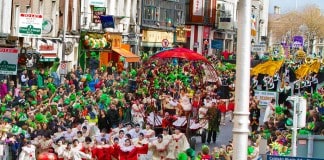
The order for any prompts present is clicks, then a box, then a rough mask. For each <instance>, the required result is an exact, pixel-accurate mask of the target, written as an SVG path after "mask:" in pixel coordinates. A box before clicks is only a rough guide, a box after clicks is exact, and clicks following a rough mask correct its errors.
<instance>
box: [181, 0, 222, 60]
mask: <svg viewBox="0 0 324 160" xmlns="http://www.w3.org/2000/svg"><path fill="white" fill-rule="evenodd" d="M216 6H217V1H216V0H186V9H187V12H186V29H187V30H189V32H188V33H187V37H186V39H187V43H186V45H185V46H186V47H187V48H190V49H191V50H195V51H197V52H198V53H201V54H204V55H207V54H208V52H210V51H211V50H210V48H211V45H210V44H211V40H212V39H214V35H213V33H214V32H213V31H212V30H213V29H214V26H215V22H216Z"/></svg>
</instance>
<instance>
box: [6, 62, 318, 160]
mask: <svg viewBox="0 0 324 160" xmlns="http://www.w3.org/2000/svg"><path fill="white" fill-rule="evenodd" d="M210 60H211V62H212V63H213V65H214V67H215V68H217V69H218V73H217V74H218V76H219V78H218V79H217V80H216V81H208V78H206V67H205V66H204V65H205V64H203V63H199V62H190V61H186V60H181V59H173V60H166V61H151V62H150V63H146V64H142V65H141V68H137V69H128V70H126V69H125V68H123V66H124V65H116V67H114V65H110V66H108V67H106V68H104V67H102V68H95V69H94V68H90V69H84V70H83V69H82V68H81V67H75V68H73V69H72V71H71V72H69V73H68V74H67V75H66V76H65V77H64V80H62V83H58V81H57V77H56V76H55V74H53V72H55V69H53V68H51V70H49V71H47V70H44V69H40V70H39V71H35V70H24V71H23V72H22V74H21V75H20V76H19V84H17V83H15V82H14V81H9V82H7V80H2V81H1V83H0V85H1V86H0V87H1V89H0V97H1V110H0V112H1V120H0V126H1V127H0V128H1V131H0V137H1V139H0V143H1V144H3V145H1V146H4V148H3V149H2V150H0V152H1V153H0V156H2V158H4V159H8V158H9V157H11V159H24V160H25V159H26V160H29V159H36V158H37V155H39V154H40V153H42V152H51V153H55V154H56V155H57V156H58V158H59V159H64V160H70V159H73V160H78V159H97V160H101V159H120V160H122V159H194V158H198V159H199V158H200V159H226V160H227V159H231V157H232V153H233V152H232V148H233V145H232V143H231V142H230V143H229V144H222V146H221V147H215V148H213V149H209V147H208V146H207V145H208V144H210V143H214V144H215V143H216V139H217V135H219V132H220V126H221V125H225V124H226V123H225V115H226V114H227V113H229V114H230V122H231V121H232V119H233V111H234V109H235V103H234V99H235V94H234V91H235V67H234V68H233V66H227V67H226V66H225V65H224V64H222V62H221V61H217V60H216V59H215V58H211V59H210ZM119 63H122V61H120V62H119ZM224 66H225V68H226V69H224ZM221 68H222V69H221ZM276 76H277V78H275V77H268V76H266V77H265V79H264V80H265V81H266V82H264V84H266V87H265V88H263V89H265V90H274V91H277V90H278V91H279V92H280V93H283V94H282V95H281V96H279V104H283V105H282V106H281V107H278V106H276V105H275V104H274V103H273V102H272V103H269V105H268V106H267V108H268V107H269V108H270V109H271V111H272V112H270V113H269V114H267V115H266V117H265V120H264V121H263V122H262V123H260V120H259V119H260V115H261V112H262V111H261V110H260V106H259V102H258V99H257V97H255V96H254V93H253V91H254V89H257V87H258V86H260V84H259V83H258V82H257V81H258V80H257V79H258V78H257V77H254V78H252V81H251V95H250V97H251V98H250V126H251V136H249V140H250V141H249V142H250V143H249V148H248V155H249V159H257V158H258V157H259V153H258V150H259V142H260V139H262V138H264V139H267V141H268V145H269V148H268V151H269V154H274V155H276V154H281V155H287V154H289V151H290V138H291V133H290V131H289V129H287V126H289V125H287V124H286V123H287V122H288V121H289V119H290V118H291V115H289V106H286V105H284V104H285V103H284V102H285V97H287V96H289V95H291V94H294V93H293V92H292V88H291V85H290V82H288V81H284V80H283V79H280V77H279V76H278V75H277V74H276ZM314 78H316V75H315V74H314ZM271 79H272V80H271ZM278 81H281V82H283V81H284V82H286V83H281V85H280V86H279V83H278ZM272 82H273V83H274V84H273V85H272V84H268V83H272ZM312 82H313V81H312ZM282 84H283V85H282ZM311 86H312V85H311ZM314 90H315V91H316V90H317V88H315V89H312V91H313V92H310V93H313V94H315V92H314ZM305 92H307V90H305ZM316 93H318V94H317V96H322V94H323V93H322V92H316ZM310 97H311V96H309V97H308V98H310ZM311 102H312V103H309V106H311V107H310V108H309V110H310V112H312V114H310V116H309V117H312V116H313V117H314V118H313V119H311V118H309V121H310V122H312V123H313V124H314V125H313V128H311V125H310V127H309V128H308V129H309V130H312V131H314V133H320V132H321V129H323V127H322V125H323V124H322V122H321V120H320V118H318V116H319V114H318V110H316V107H315V106H316V105H317V103H320V102H317V101H314V100H312V101H311ZM290 107H291V106H290ZM277 108H278V110H279V108H281V110H282V112H279V111H277ZM188 119H189V121H188ZM319 122H321V123H319ZM321 127H322V128H321ZM188 130H189V133H191V134H187V133H188ZM185 133H186V134H185ZM193 134H196V135H200V136H201V142H202V143H203V144H206V145H203V147H202V148H201V150H200V149H196V150H194V149H195V148H194V147H193V146H191V145H190V141H191V139H190V136H192V135H193Z"/></svg>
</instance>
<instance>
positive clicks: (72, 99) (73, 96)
mask: <svg viewBox="0 0 324 160" xmlns="http://www.w3.org/2000/svg"><path fill="white" fill-rule="evenodd" d="M70 100H71V101H75V100H76V94H75V93H73V94H71V95H70Z"/></svg>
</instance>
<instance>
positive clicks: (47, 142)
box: [39, 135, 53, 152]
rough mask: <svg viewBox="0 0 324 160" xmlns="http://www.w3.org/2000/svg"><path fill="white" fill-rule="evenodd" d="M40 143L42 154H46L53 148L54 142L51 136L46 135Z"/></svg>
mask: <svg viewBox="0 0 324 160" xmlns="http://www.w3.org/2000/svg"><path fill="white" fill-rule="evenodd" d="M39 143H40V152H46V151H48V149H50V148H51V147H52V144H53V140H52V139H51V136H50V135H45V136H43V137H42V138H41V141H39Z"/></svg>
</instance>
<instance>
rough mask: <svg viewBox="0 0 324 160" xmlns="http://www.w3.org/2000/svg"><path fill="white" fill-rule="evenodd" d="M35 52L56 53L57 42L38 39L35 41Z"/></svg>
mask: <svg viewBox="0 0 324 160" xmlns="http://www.w3.org/2000/svg"><path fill="white" fill-rule="evenodd" d="M36 51H37V52H39V53H40V54H42V53H57V44H56V43H54V42H52V41H47V43H45V42H43V41H41V40H38V41H37V50H36Z"/></svg>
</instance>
